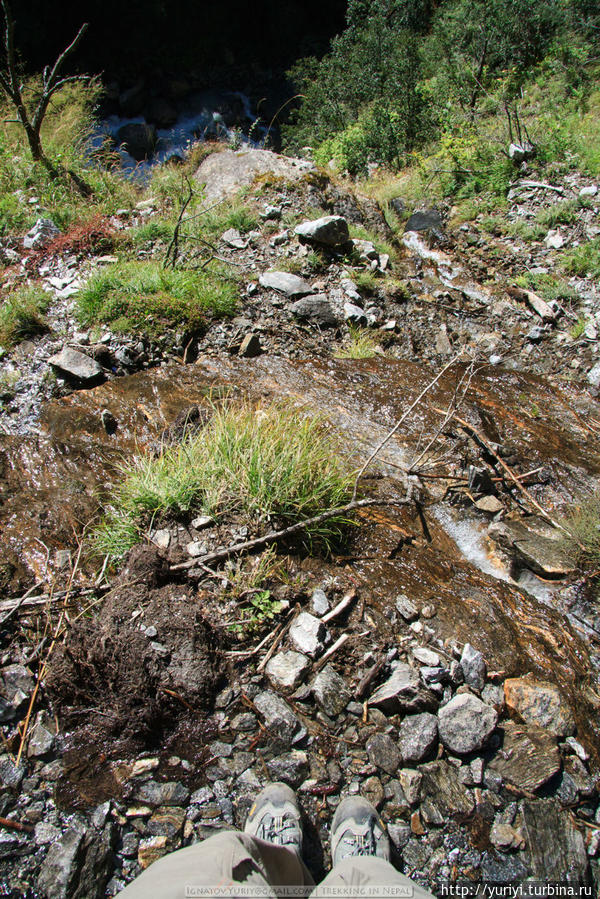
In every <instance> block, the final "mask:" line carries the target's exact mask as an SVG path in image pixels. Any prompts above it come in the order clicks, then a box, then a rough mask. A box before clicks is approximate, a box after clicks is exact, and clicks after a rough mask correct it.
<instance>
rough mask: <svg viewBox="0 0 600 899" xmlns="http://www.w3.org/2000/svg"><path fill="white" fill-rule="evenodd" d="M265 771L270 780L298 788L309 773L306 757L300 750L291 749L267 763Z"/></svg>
mask: <svg viewBox="0 0 600 899" xmlns="http://www.w3.org/2000/svg"><path fill="white" fill-rule="evenodd" d="M267 770H268V772H269V774H270V775H271V778H272V780H276V781H283V783H286V784H289V785H290V786H291V787H293V788H296V787H299V786H300V784H301V783H302V781H303V780H304V779H305V778H306V776H307V774H308V772H309V764H308V756H307V754H306V753H305V752H304V751H303V750H301V749H292V751H291V752H286V753H285V754H284V755H278V756H275V758H273V759H271V760H270V761H268V762H267Z"/></svg>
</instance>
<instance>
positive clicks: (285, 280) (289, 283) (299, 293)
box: [258, 272, 313, 297]
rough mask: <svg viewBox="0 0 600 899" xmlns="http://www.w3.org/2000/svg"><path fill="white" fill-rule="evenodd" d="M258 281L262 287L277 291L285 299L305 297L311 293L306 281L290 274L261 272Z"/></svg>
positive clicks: (311, 290)
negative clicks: (283, 295) (284, 296)
mask: <svg viewBox="0 0 600 899" xmlns="http://www.w3.org/2000/svg"><path fill="white" fill-rule="evenodd" d="M258 280H259V283H260V284H261V286H262V287H267V288H269V289H271V290H277V291H278V292H279V293H283V294H285V295H286V297H305V296H308V294H310V293H313V289H312V287H311V286H310V284H309V283H308V281H305V280H304V278H299V277H298V275H292V274H291V273H290V272H263V274H262V275H261V276H260V277H259V279H258Z"/></svg>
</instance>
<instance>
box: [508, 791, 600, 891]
mask: <svg viewBox="0 0 600 899" xmlns="http://www.w3.org/2000/svg"><path fill="white" fill-rule="evenodd" d="M522 815H523V834H524V836H525V840H526V843H527V850H526V851H527V854H528V855H529V859H530V866H531V875H532V877H533V879H535V880H541V881H543V882H544V883H548V882H549V881H562V882H565V881H568V882H569V883H571V884H573V885H575V884H587V883H591V881H590V880H589V860H588V857H587V853H586V851H585V844H584V842H583V837H582V835H581V831H579V830H578V829H577V828H576V827H575V825H574V824H573V822H572V820H571V817H570V816H569V815H568V814H565V812H564V811H563V810H561V809H560V806H559V805H558V803H556V802H555V801H554V800H553V799H538V800H524V801H523V803H522ZM591 890H592V888H590V892H591Z"/></svg>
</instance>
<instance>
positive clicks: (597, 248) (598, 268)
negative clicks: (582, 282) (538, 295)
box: [562, 237, 600, 278]
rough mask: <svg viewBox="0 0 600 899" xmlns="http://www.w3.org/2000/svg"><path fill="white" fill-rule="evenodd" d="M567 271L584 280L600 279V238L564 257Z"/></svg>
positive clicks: (563, 262) (564, 266)
mask: <svg viewBox="0 0 600 899" xmlns="http://www.w3.org/2000/svg"><path fill="white" fill-rule="evenodd" d="M562 265H563V268H564V269H565V271H567V272H569V273H571V274H573V275H580V276H581V277H582V278H586V277H587V278H600V238H598V237H595V238H594V239H593V240H589V241H588V242H587V243H583V244H581V246H579V247H575V249H574V250H570V251H569V252H567V253H565V254H564V256H563V257H562Z"/></svg>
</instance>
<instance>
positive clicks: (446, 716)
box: [438, 693, 498, 755]
mask: <svg viewBox="0 0 600 899" xmlns="http://www.w3.org/2000/svg"><path fill="white" fill-rule="evenodd" d="M497 722H498V713H497V712H496V710H495V709H493V708H491V707H490V706H489V705H486V704H485V703H483V702H482V701H481V700H480V699H478V698H477V697H476V696H473V695H472V694H471V693H461V694H460V695H458V696H455V697H454V699H451V700H450V702H448V703H446V705H445V706H442V708H441V709H440V710H439V712H438V727H439V734H440V739H441V741H442V743H443V744H444V746H445V747H446V748H447V749H449V750H450V752H455V753H456V754H457V755H466V754H467V753H469V752H474V751H475V750H477V749H481V748H482V747H483V746H484V745H485V743H486V742H487V740H488V739H489V738H490V736H491V735H492V733H493V731H494V729H495V727H496V724H497Z"/></svg>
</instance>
